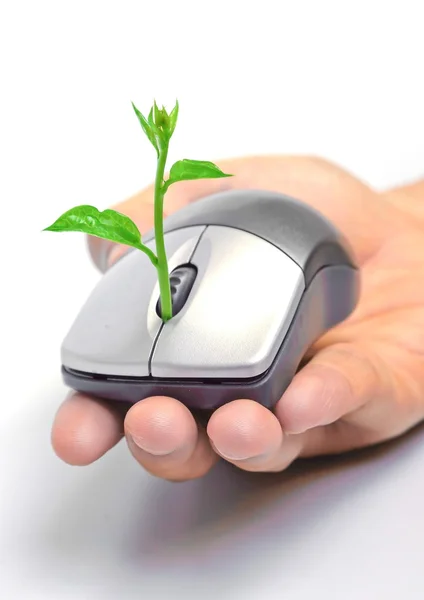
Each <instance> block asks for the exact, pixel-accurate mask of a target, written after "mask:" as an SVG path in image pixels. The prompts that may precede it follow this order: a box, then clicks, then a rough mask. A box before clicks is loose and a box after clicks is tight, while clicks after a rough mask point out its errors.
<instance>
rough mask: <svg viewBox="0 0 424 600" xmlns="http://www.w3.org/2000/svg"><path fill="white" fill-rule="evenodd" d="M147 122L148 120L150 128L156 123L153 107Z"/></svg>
mask: <svg viewBox="0 0 424 600" xmlns="http://www.w3.org/2000/svg"><path fill="white" fill-rule="evenodd" d="M147 120H148V122H149V125H150V126H152V125H154V124H155V123H154V121H153V106H152V108H151V109H150V112H149V116H148V117H147Z"/></svg>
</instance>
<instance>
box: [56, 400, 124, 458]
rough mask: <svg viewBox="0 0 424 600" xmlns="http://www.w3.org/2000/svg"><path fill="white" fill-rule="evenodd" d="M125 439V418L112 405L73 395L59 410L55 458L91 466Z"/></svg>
mask: <svg viewBox="0 0 424 600" xmlns="http://www.w3.org/2000/svg"><path fill="white" fill-rule="evenodd" d="M122 437H123V416H122V415H121V414H120V411H119V410H115V409H114V408H113V406H112V405H111V404H110V403H103V402H101V401H98V400H95V399H93V398H90V397H88V396H84V395H83V394H72V395H71V396H70V397H69V398H68V399H67V400H65V402H64V403H63V404H62V405H61V406H60V408H59V410H58V412H57V414H56V418H55V420H54V423H53V429H52V445H53V449H54V451H55V452H56V454H57V455H58V456H59V458H61V459H62V460H63V461H65V462H66V463H69V464H71V465H80V466H83V465H88V464H90V463H92V462H94V461H96V460H97V459H99V458H100V457H101V456H103V455H104V454H105V453H106V452H107V451H108V450H110V449H111V448H112V447H113V446H115V445H116V444H117V443H118V442H119V440H120V439H121V438H122Z"/></svg>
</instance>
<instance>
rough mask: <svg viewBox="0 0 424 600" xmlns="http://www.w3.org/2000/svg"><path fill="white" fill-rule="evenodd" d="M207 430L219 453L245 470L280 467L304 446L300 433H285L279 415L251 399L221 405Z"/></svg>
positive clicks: (292, 458) (269, 469)
mask: <svg viewBox="0 0 424 600" xmlns="http://www.w3.org/2000/svg"><path fill="white" fill-rule="evenodd" d="M207 433H208V436H209V439H210V441H211V445H212V446H213V448H214V449H215V451H216V453H217V454H219V455H220V456H221V457H222V458H224V459H225V460H227V461H228V462H230V463H232V464H234V465H235V466H237V467H239V468H241V469H243V470H245V471H281V470H282V469H284V468H286V467H287V466H288V465H289V464H291V463H292V462H293V460H295V458H296V457H297V456H298V455H299V453H300V452H301V450H302V439H301V436H283V432H282V429H281V425H280V423H279V421H278V419H277V418H276V416H275V415H274V414H273V413H272V412H271V411H270V410H268V409H267V408H265V407H264V406H262V405H260V404H258V403H257V402H253V401H252V400H236V401H234V402H230V403H229V404H226V405H225V406H223V407H221V408H219V409H218V410H217V411H216V412H215V413H214V414H213V415H212V417H211V418H210V421H209V424H208V427H207Z"/></svg>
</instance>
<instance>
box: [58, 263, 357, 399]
mask: <svg viewBox="0 0 424 600" xmlns="http://www.w3.org/2000/svg"><path fill="white" fill-rule="evenodd" d="M332 290H340V296H339V297H338V298H334V297H330V296H329V294H331V291H332ZM358 296H359V273H358V271H356V270H355V269H352V268H350V267H346V266H332V267H326V268H323V269H321V271H319V272H318V273H317V274H316V276H315V277H314V279H313V280H312V282H311V284H310V285H309V286H308V287H307V288H306V290H305V292H304V294H303V296H302V299H301V301H300V303H299V307H298V309H297V312H296V315H295V317H294V319H293V321H292V325H291V327H290V328H289V331H288V332H287V335H286V337H285V340H284V342H283V344H282V345H281V347H280V350H279V352H278V353H277V356H276V358H275V360H274V362H273V364H272V365H271V367H270V368H269V369H268V370H267V371H266V372H265V373H263V374H262V375H261V376H260V377H258V378H255V379H250V380H249V379H238V380H216V379H204V380H202V381H199V380H197V381H194V380H189V379H184V380H174V379H169V380H165V379H155V378H153V377H146V378H136V377H134V378H130V377H116V376H107V375H97V374H92V373H82V372H78V371H74V370H71V369H68V368H67V367H66V366H63V367H62V375H63V379H64V382H65V384H66V385H67V386H69V387H71V388H73V389H74V390H76V391H79V392H82V393H86V394H89V395H91V396H94V397H98V398H102V399H105V400H114V401H123V402H129V403H131V404H135V403H136V402H139V401H140V400H143V399H144V398H148V397H151V396H158V395H160V396H169V397H172V398H176V399H177V400H179V401H180V402H182V403H183V404H184V405H185V406H187V407H188V408H190V409H193V410H196V409H197V410H199V409H200V410H214V409H217V408H219V407H220V406H222V405H224V404H227V403H228V402H231V401H233V400H238V399H250V400H254V401H256V402H258V403H260V404H262V405H263V406H266V407H267V408H272V407H274V406H275V404H276V403H277V402H278V400H279V399H280V398H281V396H282V394H283V393H284V391H285V390H286V388H287V387H288V386H289V384H290V382H291V381H292V379H293V377H294V375H295V374H296V371H297V369H298V367H299V365H300V363H301V360H302V358H303V357H304V354H305V352H306V351H307V349H308V348H309V347H310V346H311V344H312V343H313V342H314V341H315V340H316V339H318V338H319V337H320V336H321V335H322V334H323V333H324V332H325V331H327V330H328V329H330V328H332V327H334V326H335V325H336V324H338V323H340V322H341V321H343V320H344V319H346V318H347V317H348V315H349V314H350V313H351V312H352V310H353V309H354V307H355V305H356V303H357V300H358Z"/></svg>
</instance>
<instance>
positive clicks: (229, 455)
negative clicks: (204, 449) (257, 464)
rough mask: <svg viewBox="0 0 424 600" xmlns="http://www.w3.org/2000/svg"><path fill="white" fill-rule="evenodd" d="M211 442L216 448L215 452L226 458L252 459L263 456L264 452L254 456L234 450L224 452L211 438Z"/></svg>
mask: <svg viewBox="0 0 424 600" xmlns="http://www.w3.org/2000/svg"><path fill="white" fill-rule="evenodd" d="M209 442H210V444H211V446H212V448H213V449H214V450H215V452H216V453H217V454H219V455H220V456H222V458H225V459H226V460H251V459H254V458H259V457H261V456H262V454H260V455H259V454H258V455H253V456H252V455H251V454H249V455H247V456H246V455H245V454H237V453H234V452H228V451H225V452H223V451H222V450H220V449H219V448H218V447H217V446H216V445H215V444H214V443H213V442H212V440H209Z"/></svg>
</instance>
